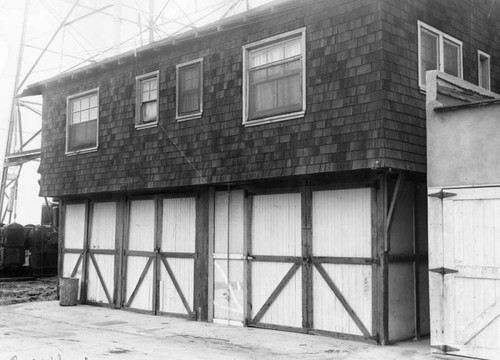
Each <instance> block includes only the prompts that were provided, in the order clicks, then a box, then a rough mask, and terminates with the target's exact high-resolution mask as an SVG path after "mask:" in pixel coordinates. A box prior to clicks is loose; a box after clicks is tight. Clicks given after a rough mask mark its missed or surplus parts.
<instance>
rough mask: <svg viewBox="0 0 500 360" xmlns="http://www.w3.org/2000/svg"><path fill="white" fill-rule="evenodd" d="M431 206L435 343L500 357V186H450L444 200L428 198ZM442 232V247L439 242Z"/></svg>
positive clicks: (484, 356) (450, 350)
mask: <svg viewBox="0 0 500 360" xmlns="http://www.w3.org/2000/svg"><path fill="white" fill-rule="evenodd" d="M440 204H441V206H442V208H441V211H442V229H441V231H442V232H441V234H439V220H440V214H439V210H440V208H439V205H440ZM429 209H430V210H431V211H430V213H429V216H430V218H429V222H430V235H431V238H430V245H431V247H430V262H431V264H430V270H429V271H430V282H431V312H432V313H431V321H432V325H433V329H432V333H433V337H432V339H431V345H432V346H433V347H434V348H437V349H439V350H442V351H445V352H447V353H449V354H453V355H461V356H470V357H475V358H482V359H499V358H500V188H498V187H496V188H470V189H449V190H445V197H444V198H443V200H441V199H437V198H432V197H431V198H429ZM432 216H435V218H432ZM440 236H442V247H441V248H440V247H439V244H436V243H435V242H436V239H438V240H439V239H440ZM436 298H439V299H440V303H439V304H436V302H435V301H434V302H433V301H432V300H433V299H436ZM440 316H441V317H440ZM440 331H441V333H442V335H441V336H440V335H439V332H440Z"/></svg>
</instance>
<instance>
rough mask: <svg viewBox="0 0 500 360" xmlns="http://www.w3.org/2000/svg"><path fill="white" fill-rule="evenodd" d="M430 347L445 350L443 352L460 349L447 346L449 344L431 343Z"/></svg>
mask: <svg viewBox="0 0 500 360" xmlns="http://www.w3.org/2000/svg"><path fill="white" fill-rule="evenodd" d="M431 348H433V349H436V350H439V351H442V352H445V353H449V352H453V351H460V349H457V348H454V347H452V346H449V345H431Z"/></svg>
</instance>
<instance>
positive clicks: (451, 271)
mask: <svg viewBox="0 0 500 360" xmlns="http://www.w3.org/2000/svg"><path fill="white" fill-rule="evenodd" d="M429 271H432V272H435V273H438V274H441V275H443V276H444V275H446V274H454V273H457V272H458V270H455V269H448V268H445V267H439V268H435V269H429Z"/></svg>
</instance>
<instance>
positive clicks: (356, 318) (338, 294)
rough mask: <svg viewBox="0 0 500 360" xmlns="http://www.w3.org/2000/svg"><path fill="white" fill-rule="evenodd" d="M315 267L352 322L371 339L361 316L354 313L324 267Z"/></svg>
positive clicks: (317, 265) (316, 265)
mask: <svg viewBox="0 0 500 360" xmlns="http://www.w3.org/2000/svg"><path fill="white" fill-rule="evenodd" d="M314 266H315V267H316V269H317V270H318V272H319V273H320V275H321V276H322V277H323V279H324V280H325V281H326V283H327V284H328V287H330V289H331V290H332V291H333V293H334V294H335V296H336V297H337V299H338V300H339V301H340V303H341V304H342V306H343V307H344V309H345V310H346V311H347V313H348V314H349V315H350V316H351V318H352V320H353V321H354V322H355V323H356V325H357V326H358V328H359V330H361V332H362V333H363V335H364V336H366V337H370V336H371V334H370V332H369V331H368V329H367V328H366V327H365V325H364V324H363V322H362V321H361V319H360V318H359V316H358V315H357V314H356V312H355V311H354V309H353V308H352V307H351V305H349V303H348V302H347V300H346V298H345V297H344V295H343V294H342V292H341V291H340V289H339V288H338V287H337V285H335V283H334V282H333V280H332V279H331V278H330V276H329V275H328V273H327V272H326V270H325V268H324V267H323V265H321V264H314Z"/></svg>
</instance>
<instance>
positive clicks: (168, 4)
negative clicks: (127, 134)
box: [0, 0, 269, 223]
mask: <svg viewBox="0 0 500 360" xmlns="http://www.w3.org/2000/svg"><path fill="white" fill-rule="evenodd" d="M268 1H269V0H254V1H253V2H252V5H254V6H257V5H261V4H263V3H265V2H268ZM250 7H251V5H250V3H249V0H203V1H200V0H149V1H145V0H99V1H97V0H56V1H48V0H36V1H31V0H25V10H24V20H23V26H22V34H21V40H20V46H19V53H18V63H17V69H16V75H15V80H14V91H13V95H12V101H11V107H10V116H8V130H7V141H6V148H5V157H4V163H3V168H2V177H1V183H0V185H1V186H0V222H6V221H7V222H9V223H10V222H11V221H13V220H15V219H16V211H17V209H16V207H17V193H18V187H19V178H20V176H21V171H22V168H23V165H24V164H26V163H28V162H33V161H39V159H40V157H41V149H40V146H41V145H40V134H41V116H42V101H41V99H40V97H37V98H35V99H33V98H31V97H29V96H25V95H24V94H23V90H24V89H25V87H26V85H27V84H30V83H34V82H36V81H40V80H42V79H45V78H48V77H53V76H56V75H58V74H64V73H66V72H69V71H71V70H74V69H76V68H79V67H83V66H86V65H89V64H92V63H95V62H97V61H101V60H103V59H105V58H106V57H109V56H115V55H118V54H120V53H123V52H126V51H130V50H133V49H135V48H138V47H141V46H143V45H147V44H151V43H154V42H155V41H158V40H160V39H163V38H165V37H170V36H175V35H177V34H181V33H182V32H185V31H188V30H192V29H194V28H197V27H199V26H202V25H205V24H207V23H211V22H215V21H218V20H221V19H223V18H225V17H227V16H230V15H234V14H236V13H239V12H242V11H246V10H249V9H250ZM0 121H5V120H2V119H0ZM26 122H30V125H32V124H31V123H32V122H35V123H37V124H40V126H39V127H37V130H35V131H33V132H31V133H30V134H29V135H30V136H29V137H28V138H26V139H25V132H24V131H23V124H26ZM37 126H38V125H37ZM7 215H8V217H7Z"/></svg>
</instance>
